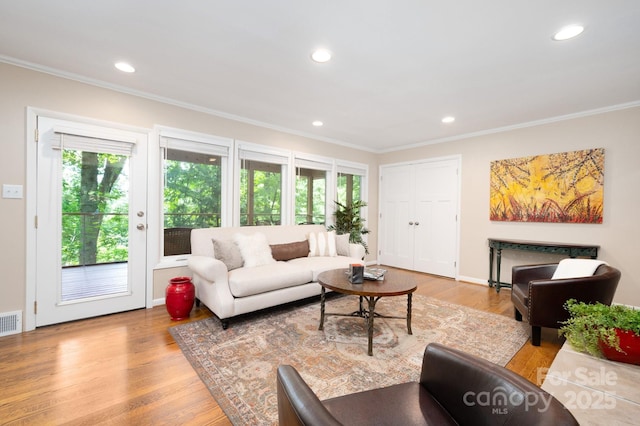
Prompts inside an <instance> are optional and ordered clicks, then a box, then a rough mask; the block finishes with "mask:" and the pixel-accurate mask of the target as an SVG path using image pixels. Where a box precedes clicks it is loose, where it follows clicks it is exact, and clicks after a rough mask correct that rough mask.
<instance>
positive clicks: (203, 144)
mask: <svg viewBox="0 0 640 426" xmlns="http://www.w3.org/2000/svg"><path fill="white" fill-rule="evenodd" d="M185 137H188V136H185ZM216 142H217V140H216V139H211V140H207V141H193V140H186V139H178V138H176V137H166V136H164V137H161V146H162V148H163V153H164V156H163V160H164V161H163V163H164V164H163V165H164V168H163V182H164V185H163V193H162V195H163V217H164V224H163V225H164V255H165V256H171V255H178V254H188V253H191V241H190V236H191V229H193V228H208V227H218V226H222V224H223V216H224V213H223V212H224V211H225V205H226V204H227V202H228V201H227V199H226V192H227V191H226V190H225V183H226V182H227V179H226V173H227V170H226V169H227V157H228V153H229V146H228V145H220V144H217V143H216ZM224 142H225V141H220V143H224ZM228 144H229V145H230V142H229V143H228Z"/></svg>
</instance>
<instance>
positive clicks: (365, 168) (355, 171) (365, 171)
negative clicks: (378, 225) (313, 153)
mask: <svg viewBox="0 0 640 426" xmlns="http://www.w3.org/2000/svg"><path fill="white" fill-rule="evenodd" d="M339 173H345V174H350V175H358V176H362V182H361V183H360V199H361V200H362V201H364V202H367V203H368V201H367V198H368V197H367V194H368V193H369V165H368V164H364V163H356V162H352V161H346V160H335V168H334V174H333V178H334V182H335V185H334V186H333V189H334V191H335V192H334V194H333V200H331V216H330V217H331V224H333V214H334V212H335V211H336V205H335V203H334V202H333V201H334V200H335V198H336V197H337V193H338V174H339ZM368 212H369V208H368V207H364V208H363V209H362V211H361V212H360V214H361V215H362V218H363V219H365V221H366V220H367V219H368V218H369V215H368ZM327 224H329V223H327ZM366 237H367V236H366V235H365V236H364V238H365V239H366Z"/></svg>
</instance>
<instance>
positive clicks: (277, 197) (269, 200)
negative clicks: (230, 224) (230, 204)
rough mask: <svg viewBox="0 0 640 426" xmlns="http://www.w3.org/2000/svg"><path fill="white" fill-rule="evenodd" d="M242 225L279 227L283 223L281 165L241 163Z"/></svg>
mask: <svg viewBox="0 0 640 426" xmlns="http://www.w3.org/2000/svg"><path fill="white" fill-rule="evenodd" d="M241 163H242V164H241V170H240V225H241V226H251V225H279V224H280V223H281V221H282V165H280V164H275V163H267V162H262V161H256V160H242V162H241Z"/></svg>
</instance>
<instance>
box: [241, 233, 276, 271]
mask: <svg viewBox="0 0 640 426" xmlns="http://www.w3.org/2000/svg"><path fill="white" fill-rule="evenodd" d="M234 240H235V242H236V244H237V245H238V248H239V249H240V254H242V260H244V266H245V267H247V268H252V267H254V266H261V265H268V264H270V263H274V262H275V260H274V259H273V256H271V247H269V242H268V241H267V237H266V236H265V235H264V234H263V233H261V232H257V233H255V234H253V235H244V234H240V233H238V234H236V235H235V236H234Z"/></svg>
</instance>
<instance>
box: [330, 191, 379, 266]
mask: <svg viewBox="0 0 640 426" xmlns="http://www.w3.org/2000/svg"><path fill="white" fill-rule="evenodd" d="M335 203H336V210H335V212H334V213H333V217H334V223H333V225H329V226H328V227H327V229H328V230H329V231H332V230H335V231H336V234H338V235H342V234H349V242H350V243H356V244H361V245H362V246H363V247H364V250H365V253H366V254H369V247H368V246H367V243H366V242H365V241H364V238H363V235H366V234H368V233H369V230H368V229H367V228H365V226H364V222H365V219H364V218H363V217H362V216H361V214H360V210H361V209H362V207H366V206H367V203H366V202H364V201H361V200H357V201H354V202H352V203H351V204H342V203H339V202H338V201H335Z"/></svg>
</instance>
